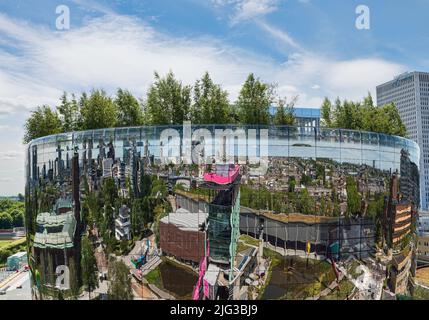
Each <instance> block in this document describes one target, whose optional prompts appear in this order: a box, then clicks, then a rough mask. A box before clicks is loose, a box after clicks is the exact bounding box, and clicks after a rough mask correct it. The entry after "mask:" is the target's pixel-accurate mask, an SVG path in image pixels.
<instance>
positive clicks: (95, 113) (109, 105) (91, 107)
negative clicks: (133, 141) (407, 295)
mask: <svg viewBox="0 0 429 320" xmlns="http://www.w3.org/2000/svg"><path fill="white" fill-rule="evenodd" d="M80 103H81V115H82V125H83V129H84V130H88V129H100V128H112V127H114V126H115V125H116V121H117V107H116V104H115V103H114V102H113V101H112V99H111V98H110V97H108V96H107V95H106V93H105V92H104V91H103V90H93V91H92V92H91V95H90V97H89V98H88V97H87V96H86V94H83V95H82V97H81V100H80Z"/></svg>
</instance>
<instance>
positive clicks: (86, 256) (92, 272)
mask: <svg viewBox="0 0 429 320" xmlns="http://www.w3.org/2000/svg"><path fill="white" fill-rule="evenodd" d="M81 247H82V249H81V268H82V283H83V285H84V287H85V290H87V291H88V293H89V295H91V292H92V291H94V289H95V288H97V287H98V280H97V263H96V260H95V255H94V248H93V247H92V244H91V241H90V240H89V239H88V237H86V236H85V237H83V238H82V240H81Z"/></svg>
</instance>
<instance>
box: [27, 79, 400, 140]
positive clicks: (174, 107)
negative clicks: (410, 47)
mask: <svg viewBox="0 0 429 320" xmlns="http://www.w3.org/2000/svg"><path fill="white" fill-rule="evenodd" d="M276 87H277V86H276V84H270V83H265V82H263V81H262V80H260V79H259V78H257V77H255V75H254V74H253V73H251V74H249V75H248V77H247V79H246V80H245V82H244V83H243V85H242V87H241V89H240V92H239V96H238V98H237V99H236V101H234V102H231V101H230V99H229V93H228V92H227V91H226V90H224V89H223V88H222V86H221V85H220V84H216V83H214V82H213V80H212V79H211V77H210V75H209V73H208V72H206V73H205V74H204V75H203V76H202V78H201V79H198V80H197V81H196V82H195V84H194V85H193V86H190V85H184V84H183V83H182V81H180V80H178V79H176V77H175V75H174V73H173V72H171V71H170V72H169V73H167V74H166V75H165V76H163V77H162V76H160V75H159V74H158V73H157V72H155V74H154V82H153V83H152V85H151V86H150V87H149V90H148V91H147V94H146V96H145V97H144V98H140V99H138V98H136V97H135V96H133V95H132V93H131V92H130V91H128V90H125V89H122V88H119V89H118V90H117V92H116V94H115V96H114V97H110V96H109V95H107V94H106V92H105V91H104V90H102V89H93V90H92V91H91V92H90V93H86V92H83V93H82V94H81V95H80V96H79V97H77V96H76V95H75V94H68V93H66V92H64V93H63V95H62V96H61V98H60V103H59V105H57V106H56V107H51V106H48V105H43V106H39V107H37V108H36V110H34V111H33V112H32V113H31V115H30V116H29V118H28V119H27V120H26V123H25V135H24V139H23V140H24V143H28V142H29V141H31V140H33V139H36V138H38V137H42V136H46V135H50V134H58V133H63V132H71V131H79V130H91V129H100V128H112V127H129V126H141V125H172V124H181V123H183V121H191V122H192V123H195V124H261V125H269V124H273V125H294V124H295V123H296V118H295V115H294V105H295V103H296V101H297V98H298V97H297V96H295V97H292V99H290V100H287V99H286V98H285V97H281V96H280V95H278V94H277V92H276ZM271 106H275V107H276V112H275V113H274V114H273V115H272V114H271V113H270V107H271ZM321 118H322V124H323V125H324V126H326V127H329V128H344V129H356V130H365V131H373V132H380V133H387V134H394V135H399V136H405V135H406V130H405V126H404V124H403V123H402V121H401V119H400V117H399V113H398V110H397V108H396V107H395V105H394V104H388V105H385V106H380V107H377V106H374V103H373V100H372V97H371V96H370V95H368V97H366V98H365V99H364V101H363V102H360V101H358V102H353V101H348V100H344V101H341V100H340V99H339V98H337V100H336V101H335V102H334V103H331V101H330V100H329V99H328V98H325V100H324V102H323V104H322V106H321Z"/></svg>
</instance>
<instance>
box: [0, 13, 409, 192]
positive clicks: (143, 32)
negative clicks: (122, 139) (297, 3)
mask: <svg viewBox="0 0 429 320" xmlns="http://www.w3.org/2000/svg"><path fill="white" fill-rule="evenodd" d="M263 11H264V10H260V12H263ZM274 35H277V38H278V39H283V41H284V42H285V43H289V45H290V46H292V47H294V44H295V47H294V48H295V50H296V51H298V53H295V54H292V55H290V56H289V58H288V60H287V61H286V62H285V63H283V64H280V63H278V62H276V61H274V60H272V59H271V58H269V57H267V56H261V55H256V54H254V53H251V52H249V51H245V50H242V49H240V48H238V47H233V46H230V45H227V44H225V43H223V42H222V41H220V40H217V39H211V38H196V39H188V38H175V37H171V36H169V35H166V34H163V33H160V32H158V31H156V30H154V29H153V28H152V27H150V26H149V25H147V24H145V23H143V22H142V21H140V20H137V19H134V18H130V17H124V16H119V15H114V14H113V15H110V14H109V15H105V16H104V17H102V18H97V19H92V20H88V21H87V22H86V24H85V25H84V26H82V27H80V28H72V29H71V30H69V31H67V32H53V31H51V30H48V29H46V28H43V27H40V26H37V25H31V24H28V23H25V22H22V21H16V20H13V19H10V18H9V17H7V16H5V15H3V14H0V38H1V43H2V47H3V48H4V47H5V46H6V47H9V48H12V47H13V48H14V50H15V51H16V52H18V53H17V54H11V53H8V52H13V51H11V50H3V49H1V48H2V47H0V120H2V122H0V126H1V127H0V130H1V132H2V134H3V133H5V132H6V134H3V136H2V137H1V139H0V142H1V145H2V148H3V150H12V151H13V150H14V149H17V150H18V149H20V148H21V146H22V145H21V135H20V133H22V125H23V122H20V123H13V124H12V123H5V121H3V120H4V119H5V117H9V118H10V117H11V116H10V114H13V113H18V114H21V118H19V117H16V118H15V119H21V121H22V114H28V112H29V110H30V109H32V108H35V107H36V106H37V105H40V104H50V105H54V104H55V103H57V101H58V98H59V96H60V95H61V92H62V91H63V90H66V91H69V92H71V91H72V92H77V93H79V92H80V91H83V90H90V89H91V88H93V87H102V88H105V89H106V90H107V91H108V92H109V93H112V94H113V93H114V91H115V90H116V88H117V87H124V88H128V89H130V90H131V91H132V92H133V93H134V94H135V95H137V96H139V97H142V96H144V94H145V91H146V89H147V88H148V86H149V85H150V84H151V82H152V81H153V71H154V70H157V71H159V72H160V73H161V74H164V73H166V72H168V71H169V70H170V69H171V70H173V71H174V72H175V74H176V75H177V77H178V78H179V79H182V80H183V82H184V83H186V84H193V83H194V81H195V80H196V79H197V78H199V77H201V75H202V74H203V73H204V72H205V71H209V72H210V73H211V75H212V77H213V79H214V80H215V81H216V82H218V83H221V84H222V85H223V87H224V88H225V89H227V90H228V91H229V92H230V98H231V100H234V99H235V98H236V97H237V95H238V93H239V90H240V86H241V84H242V83H243V81H244V80H245V78H246V76H247V74H248V73H250V72H254V73H255V74H256V75H257V76H259V77H261V79H262V80H264V81H267V82H275V83H278V90H277V91H278V93H279V94H281V95H283V96H288V97H290V96H294V95H299V100H298V103H297V105H298V106H308V107H316V106H319V105H320V104H321V102H322V100H323V97H324V96H328V97H330V98H335V97H336V96H340V97H341V98H348V99H360V98H361V97H362V96H364V95H365V94H366V93H367V92H368V91H372V92H373V90H374V89H375V86H376V85H377V84H379V83H381V82H383V81H386V80H389V79H391V78H393V76H395V75H397V74H399V73H401V72H403V71H405V68H404V66H401V65H398V64H395V63H392V62H389V61H386V60H383V59H380V58H377V57H375V58H374V57H366V58H364V59H350V60H339V59H336V58H335V57H324V56H323V55H321V54H320V53H311V52H308V51H306V50H303V49H297V48H298V46H299V44H297V43H296V41H295V40H294V39H292V38H291V37H290V36H289V35H288V34H287V33H286V32H284V31H282V32H281V33H276V32H273V36H274ZM314 84H317V86H319V87H318V88H317V90H315V89H316V87H315V86H314ZM312 86H313V88H312ZM7 125H13V126H15V127H17V128H18V127H19V128H21V129H19V130H15V131H14V133H13V134H12V131H7V127H5V126H7ZM16 152H17V153H15V154H14V153H9V152H8V153H3V154H0V158H1V159H2V161H3V162H2V164H3V165H6V164H7V166H8V168H10V171H9V172H11V175H12V173H13V172H15V176H14V179H13V180H14V184H13V188H15V189H16V192H22V186H23V177H21V176H20V175H19V176H18V175H16V172H17V170H16V169H19V168H22V167H23V160H22V159H21V158H22V152H21V151H16ZM19 152H21V153H20V154H19V155H18V153H19ZM13 157H15V158H13ZM18 158H20V159H21V160H22V161H17V159H18ZM21 162H22V163H21ZM11 188H12V187H11V184H0V193H1V192H5V191H9V190H12V189H11Z"/></svg>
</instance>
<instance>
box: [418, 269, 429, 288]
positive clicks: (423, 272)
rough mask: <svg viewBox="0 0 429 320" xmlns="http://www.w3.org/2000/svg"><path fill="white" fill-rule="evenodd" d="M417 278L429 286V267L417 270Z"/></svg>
mask: <svg viewBox="0 0 429 320" xmlns="http://www.w3.org/2000/svg"><path fill="white" fill-rule="evenodd" d="M416 280H417V282H419V283H421V284H423V285H426V286H429V267H426V268H422V269H419V270H417V275H416Z"/></svg>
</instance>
